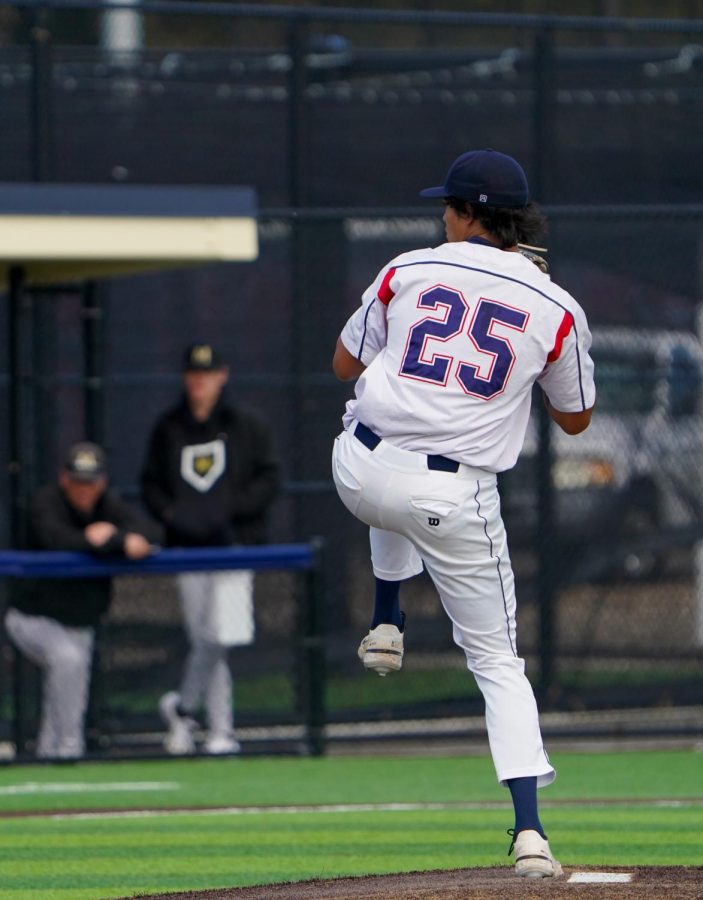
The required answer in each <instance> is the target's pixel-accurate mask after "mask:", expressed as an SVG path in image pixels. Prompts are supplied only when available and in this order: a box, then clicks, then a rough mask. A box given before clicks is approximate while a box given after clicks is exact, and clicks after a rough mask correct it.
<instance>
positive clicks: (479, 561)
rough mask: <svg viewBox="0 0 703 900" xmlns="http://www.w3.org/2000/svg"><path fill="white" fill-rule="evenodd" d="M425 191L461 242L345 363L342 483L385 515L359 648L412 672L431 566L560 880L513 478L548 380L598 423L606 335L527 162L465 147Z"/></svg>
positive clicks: (396, 284) (434, 258)
mask: <svg viewBox="0 0 703 900" xmlns="http://www.w3.org/2000/svg"><path fill="white" fill-rule="evenodd" d="M421 196H423V197H434V198H438V199H441V200H443V202H444V224H445V229H446V238H447V241H446V243H444V244H442V245H441V246H439V247H435V248H426V249H422V250H414V251H412V252H410V253H403V254H401V255H400V256H398V257H396V258H395V259H394V260H392V261H391V262H390V263H389V264H388V265H387V266H385V267H384V268H383V269H382V270H381V272H379V274H378V276H377V277H376V279H375V280H374V282H373V284H372V285H371V286H370V287H369V288H368V290H367V291H366V292H365V293H364V295H363V298H362V303H361V306H360V307H359V309H358V310H357V311H356V312H355V313H354V314H353V315H352V316H351V318H350V319H349V320H348V322H347V323H346V325H345V326H344V328H343V330H342V333H341V335H340V338H339V340H338V342H337V348H336V351H335V354H334V360H333V369H334V372H335V374H336V375H337V376H338V377H339V378H340V379H342V380H353V379H357V381H356V389H355V397H354V399H353V400H351V401H350V402H349V403H348V404H347V408H346V412H345V415H344V419H343V423H344V431H343V432H342V434H340V435H339V437H338V438H337V439H336V441H335V446H334V452H333V473H334V479H335V483H336V486H337V491H338V493H339V496H340V498H341V499H342V501H343V502H344V504H345V505H346V506H347V508H348V509H349V510H350V512H352V513H353V514H354V515H355V516H356V517H357V518H359V519H360V520H361V521H363V522H365V523H366V524H367V525H369V526H370V540H371V561H372V567H373V572H374V576H375V583H376V602H375V610H374V616H373V619H372V622H371V629H370V631H369V633H368V634H367V635H366V637H364V639H363V640H362V642H361V645H360V647H359V656H360V658H361V660H362V662H363V665H364V666H365V667H366V668H367V669H369V670H371V671H375V672H377V673H378V674H379V675H383V676H385V675H387V674H388V673H390V672H394V671H398V670H399V669H400V668H401V666H402V661H403V649H404V648H403V633H404V627H405V616H404V613H403V612H401V610H400V601H399V589H400V583H401V582H402V581H403V580H404V579H406V578H410V577H412V576H413V575H416V574H418V573H419V572H420V571H421V570H422V567H423V565H424V567H425V568H426V569H427V571H428V573H429V575H430V576H431V578H432V580H433V582H434V584H435V586H436V588H437V591H438V593H439V596H440V598H441V601H442V604H443V606H444V609H445V610H446V613H447V615H448V616H449V619H450V620H451V622H452V626H453V634H454V640H455V642H456V643H457V644H458V646H459V647H460V648H461V649H462V650H463V651H464V653H465V655H466V661H467V665H468V668H469V670H470V671H471V672H472V673H473V675H474V677H475V678H476V681H477V683H478V686H479V688H480V689H481V691H482V693H483V696H484V700H485V704H486V725H487V730H488V737H489V743H490V748H491V754H492V757H493V761H494V765H495V768H496V773H497V776H498V779H499V781H500V782H501V784H503V785H505V786H507V787H508V788H509V789H510V792H511V796H512V799H513V804H514V807H515V825H514V828H513V829H511V830H509V833H510V834H511V835H512V838H513V840H512V842H511V845H510V851H509V852H512V850H513V848H514V849H515V869H516V872H517V874H519V875H524V876H527V877H547V876H555V875H559V874H560V873H561V867H560V865H559V863H558V862H557V861H556V860H555V859H554V857H553V855H552V852H551V850H550V847H549V844H548V842H547V838H546V834H545V832H544V829H543V827H542V824H541V822H540V819H539V815H538V808H537V788H538V787H542V786H544V785H547V784H549V783H550V782H551V781H553V779H554V777H555V772H554V769H553V767H552V765H551V763H550V761H549V758H548V757H547V754H546V752H545V750H544V747H543V745H542V737H541V734H540V728H539V721H538V713H537V705H536V702H535V698H534V695H533V692H532V688H531V686H530V683H529V681H528V680H527V677H526V676H525V672H524V668H525V665H524V661H523V660H522V659H521V658H520V657H519V655H518V651H517V644H516V635H515V602H516V601H515V588H514V578H513V572H512V568H511V563H510V556H509V553H508V546H507V542H506V534H505V528H504V526H503V522H502V519H501V515H500V502H499V497H498V490H497V483H496V476H497V473H499V472H502V471H504V470H506V469H509V468H511V467H512V466H513V465H514V464H515V462H516V460H517V457H518V454H519V453H520V449H521V447H522V443H523V440H524V436H525V431H526V428H527V422H528V418H529V414H530V402H531V397H532V387H533V385H534V383H535V382H537V383H538V384H539V385H540V386H541V388H542V391H543V394H544V402H545V404H546V406H547V409H548V411H549V414H550V416H551V418H552V419H553V420H554V421H555V422H556V423H557V425H559V426H560V427H561V428H562V429H563V430H564V431H565V432H567V433H568V434H578V433H579V432H581V431H583V430H584V429H585V428H587V427H588V425H589V422H590V418H591V412H592V409H593V405H594V402H595V386H594V382H593V363H592V361H591V358H590V356H589V348H590V344H591V336H590V332H589V329H588V324H587V322H586V317H585V315H584V312H583V310H582V309H581V307H580V306H579V304H578V303H577V302H576V301H575V300H574V298H573V297H571V296H570V295H569V294H568V293H567V292H566V291H564V290H562V289H561V288H559V287H558V286H557V285H556V284H554V283H553V282H552V281H551V279H550V278H549V275H548V274H546V273H545V272H544V271H543V270H544V268H546V267H545V266H544V265H543V260H542V259H541V258H540V257H539V256H538V257H537V258H534V257H535V254H534V252H532V251H528V254H529V255H528V254H524V253H522V252H520V247H519V246H518V245H520V244H529V245H534V244H535V242H536V240H537V239H538V237H539V235H540V233H541V232H542V231H543V229H544V226H545V222H544V218H543V217H542V215H541V214H540V212H539V211H538V209H537V208H536V206H535V205H534V204H533V203H531V202H530V200H529V194H528V185H527V179H526V177H525V173H524V172H523V170H522V168H521V166H520V165H519V164H518V163H517V162H516V161H515V160H514V159H512V158H511V157H510V156H506V155H504V154H502V153H499V152H497V151H495V150H474V151H469V152H467V153H463V154H462V155H461V156H459V157H458V158H457V159H456V160H455V161H454V163H453V164H452V165H451V167H450V169H449V172H448V173H447V176H446V178H445V180H444V183H443V184H442V185H440V186H439V187H432V188H427V189H426V190H423V191H421ZM532 249H534V248H532Z"/></svg>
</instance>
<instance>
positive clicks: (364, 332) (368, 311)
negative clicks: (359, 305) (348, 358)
mask: <svg viewBox="0 0 703 900" xmlns="http://www.w3.org/2000/svg"><path fill="white" fill-rule="evenodd" d="M375 302H376V298H375V297H374V298H373V300H372V301H371V303H369V306H368V309H367V310H366V315H365V316H364V330H363V332H362V334H361V344H359V353H358V354H357V357H356V358H357V359H358V360H359V362H361V354H362V353H363V352H364V341H365V340H366V323H367V321H368V318H369V313H370V312H371V307H372V306H373V305H374V303H375Z"/></svg>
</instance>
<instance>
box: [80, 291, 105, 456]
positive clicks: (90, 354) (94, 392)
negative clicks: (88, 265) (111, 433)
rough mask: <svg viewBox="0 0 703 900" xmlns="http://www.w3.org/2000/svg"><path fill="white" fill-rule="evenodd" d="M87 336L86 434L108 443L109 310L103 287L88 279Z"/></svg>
mask: <svg viewBox="0 0 703 900" xmlns="http://www.w3.org/2000/svg"><path fill="white" fill-rule="evenodd" d="M81 319H82V326H83V328H82V339H83V402H84V404H85V434H86V437H87V438H88V440H90V441H95V443H97V444H104V442H105V378H104V368H105V366H104V361H105V360H104V357H105V353H104V350H105V334H104V331H105V329H104V319H105V310H104V308H103V304H102V302H101V297H100V289H99V287H98V285H97V284H96V283H95V282H94V281H91V282H88V283H87V284H85V285H84V286H83V289H82V291H81Z"/></svg>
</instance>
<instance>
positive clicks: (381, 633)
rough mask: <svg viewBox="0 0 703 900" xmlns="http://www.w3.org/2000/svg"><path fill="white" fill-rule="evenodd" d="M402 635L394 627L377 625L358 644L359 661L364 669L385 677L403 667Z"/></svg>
mask: <svg viewBox="0 0 703 900" xmlns="http://www.w3.org/2000/svg"><path fill="white" fill-rule="evenodd" d="M403 652H404V651H403V633H402V631H400V630H399V629H398V628H397V627H396V626H395V625H385V624H384V625H377V626H376V627H375V628H372V629H371V631H369V633H368V634H367V635H366V637H365V638H364V639H363V641H362V642H361V643H360V644H359V650H358V654H359V659H360V660H361V661H362V662H363V664H364V668H365V669H370V670H371V671H372V672H378V674H379V675H381V676H382V677H385V676H386V675H388V673H389V672H398V671H400V669H401V668H402V665H403Z"/></svg>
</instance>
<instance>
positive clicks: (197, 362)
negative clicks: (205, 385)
mask: <svg viewBox="0 0 703 900" xmlns="http://www.w3.org/2000/svg"><path fill="white" fill-rule="evenodd" d="M225 365H226V363H225V362H224V360H223V359H222V357H221V356H220V354H219V353H218V351H217V350H216V349H215V348H214V347H213V346H212V345H211V344H190V346H188V347H186V351H185V353H184V354H183V370H184V371H185V372H212V371H214V370H215V369H221V368H223V367H224V366H225Z"/></svg>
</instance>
